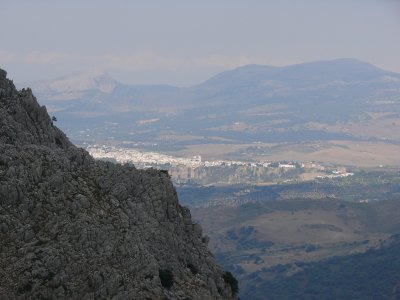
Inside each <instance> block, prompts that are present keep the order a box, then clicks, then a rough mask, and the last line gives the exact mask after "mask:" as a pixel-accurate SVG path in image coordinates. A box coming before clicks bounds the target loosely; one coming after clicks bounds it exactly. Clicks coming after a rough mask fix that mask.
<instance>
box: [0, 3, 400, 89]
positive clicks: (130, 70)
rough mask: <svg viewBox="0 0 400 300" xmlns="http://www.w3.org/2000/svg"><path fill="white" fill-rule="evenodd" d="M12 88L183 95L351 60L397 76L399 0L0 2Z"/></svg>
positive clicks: (2, 63)
mask: <svg viewBox="0 0 400 300" xmlns="http://www.w3.org/2000/svg"><path fill="white" fill-rule="evenodd" d="M0 22H1V24H0V38H1V43H0V67H1V68H4V69H6V70H7V71H8V73H9V75H10V76H11V77H12V78H14V80H15V81H17V82H20V81H29V80H33V79H45V78H52V77H56V76H61V75H64V74H68V73H75V72H80V71H85V70H88V69H102V70H107V71H109V73H110V74H111V75H112V76H113V77H115V78H116V79H118V80H120V81H122V82H126V83H137V84H143V83H167V84H174V85H180V86H187V85H191V84H195V83H199V82H201V81H203V80H205V79H207V78H209V77H210V76H212V75H214V74H216V73H218V72H220V71H223V70H227V69H231V68H234V67H237V66H241V65H245V64H249V63H257V64H270V65H288V64H292V63H300V62H306V61H314V60H326V59H335V58H345V57H352V58H358V59H361V60H364V61H367V62H370V63H372V64H375V65H377V66H379V67H382V68H384V69H387V70H391V71H396V72H400V55H399V53H400V1H398V0H393V1H392V0H291V1H289V0H279V1H278V0H275V1H272V0H271V1H270V0H246V1H244V0H242V1H240V0H202V1H191V0H168V1H166V0H146V1H135V0H131V1H127V0H125V1H124V0H113V1H111V0H109V1H105V0H96V1H95V0H79V1H78V0H69V1H61V0H58V1H57V0H47V1H45V0H43V1H42V0H36V1H31V0H26V1H22V0H0Z"/></svg>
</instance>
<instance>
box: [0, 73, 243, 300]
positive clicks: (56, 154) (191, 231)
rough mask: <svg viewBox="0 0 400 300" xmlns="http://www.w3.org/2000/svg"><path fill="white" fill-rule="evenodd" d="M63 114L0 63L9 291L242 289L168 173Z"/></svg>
mask: <svg viewBox="0 0 400 300" xmlns="http://www.w3.org/2000/svg"><path fill="white" fill-rule="evenodd" d="M54 121H55V120H54ZM54 121H53V120H52V119H51V118H50V117H49V116H48V114H47V111H46V108H45V107H41V106H39V104H38V103H37V101H36V99H35V97H34V96H33V94H32V91H31V90H30V89H23V90H21V91H17V90H16V88H15V86H14V84H13V83H12V81H10V80H8V79H7V78H6V72H5V71H3V70H1V69H0V241H1V242H0V298H1V299H62V298H68V299H236V298H237V297H236V296H235V291H236V288H237V286H236V285H237V282H235V279H234V278H233V277H231V276H230V273H224V272H223V270H222V269H221V268H220V267H219V266H218V265H217V264H216V262H215V259H214V258H213V256H212V255H211V253H210V251H209V250H208V247H207V243H208V237H206V236H203V234H202V229H201V227H200V226H199V225H198V224H194V223H193V221H192V219H191V215H190V211H189V210H188V209H187V208H184V207H181V206H180V205H179V203H178V199H177V195H176V191H175V189H174V187H173V185H172V183H171V181H170V178H169V176H168V174H167V173H166V172H161V171H156V170H137V169H135V168H134V167H133V166H127V165H124V166H122V165H114V164H111V163H106V162H100V161H95V160H94V159H93V158H92V157H91V156H90V155H89V154H88V153H87V152H86V151H84V150H82V149H79V148H77V147H75V146H74V145H72V144H71V143H70V142H69V140H68V138H67V137H66V136H65V134H64V133H63V132H61V131H60V130H59V129H58V128H57V127H55V126H54V124H53V122H54Z"/></svg>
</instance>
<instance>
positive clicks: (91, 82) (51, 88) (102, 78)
mask: <svg viewBox="0 0 400 300" xmlns="http://www.w3.org/2000/svg"><path fill="white" fill-rule="evenodd" d="M118 85H119V83H118V82H117V81H116V80H115V79H114V78H112V77H111V75H110V74H109V73H108V72H106V71H104V70H101V69H91V70H87V71H84V72H80V73H74V74H70V75H66V76H62V77H58V78H56V79H54V80H40V81H32V82H24V83H21V84H18V86H29V87H31V88H32V89H33V90H34V91H35V92H37V93H38V94H54V93H56V94H58V95H59V97H60V99H69V98H70V96H71V95H70V94H71V92H73V94H74V95H75V94H76V93H77V92H86V91H99V92H102V93H107V94H108V93H111V92H112V91H113V90H114V89H115V88H116V87H117V86H118ZM71 97H72V98H73V96H71Z"/></svg>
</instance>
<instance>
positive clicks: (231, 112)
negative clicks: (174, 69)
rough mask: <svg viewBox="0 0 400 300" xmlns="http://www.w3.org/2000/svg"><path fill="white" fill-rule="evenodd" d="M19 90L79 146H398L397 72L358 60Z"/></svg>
mask: <svg viewBox="0 0 400 300" xmlns="http://www.w3.org/2000/svg"><path fill="white" fill-rule="evenodd" d="M23 85H24V86H30V87H32V89H33V91H34V93H35V94H37V95H38V97H39V98H40V99H41V100H42V103H43V104H45V105H46V106H47V108H48V109H49V111H50V113H52V114H54V115H55V116H56V117H57V119H58V120H59V125H60V126H61V127H62V128H63V129H65V130H66V132H67V134H68V135H69V136H70V137H71V138H72V139H73V140H74V141H76V142H78V143H79V142H83V141H86V142H99V141H104V140H114V141H119V142H121V141H135V142H137V143H143V144H158V145H162V147H164V148H166V149H167V148H168V147H172V148H174V147H175V148H177V149H178V148H179V147H185V146H187V145H194V144H210V143H226V144H243V143H254V142H261V143H282V142H284V143H298V142H307V141H316V140H353V141H365V140H367V141H384V142H389V143H399V142H400V135H399V134H396V133H395V132H396V130H395V129H396V128H397V127H398V125H400V118H399V117H400V97H399V91H400V74H398V73H394V72H389V71H385V70H382V69H379V68H377V67H375V66H373V65H371V64H368V63H365V62H362V61H359V60H356V59H338V60H332V61H319V62H311V63H303V64H297V65H291V66H286V67H273V66H261V65H247V66H243V67H239V68H237V69H234V70H230V71H226V72H223V73H220V74H217V75H216V76H214V77H212V78H210V79H209V80H207V81H205V82H203V83H201V84H198V85H195V86H191V87H184V88H179V87H173V86H167V85H126V84H122V83H120V82H118V81H116V80H115V79H113V78H112V77H111V76H110V75H109V74H107V73H105V72H91V73H86V74H76V75H73V76H66V77H61V78H58V79H55V80H49V81H37V82H29V83H24V84H23ZM82 128H85V129H86V131H82ZM371 128H373V129H374V130H371ZM399 132H400V131H399Z"/></svg>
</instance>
